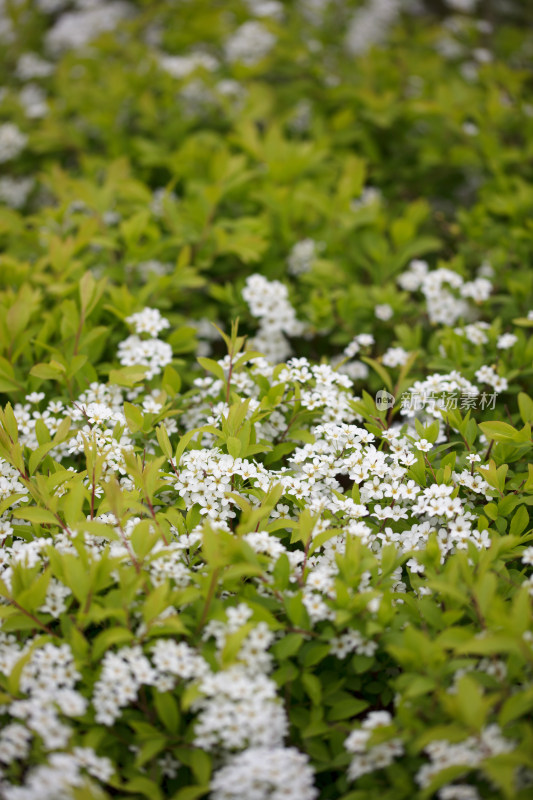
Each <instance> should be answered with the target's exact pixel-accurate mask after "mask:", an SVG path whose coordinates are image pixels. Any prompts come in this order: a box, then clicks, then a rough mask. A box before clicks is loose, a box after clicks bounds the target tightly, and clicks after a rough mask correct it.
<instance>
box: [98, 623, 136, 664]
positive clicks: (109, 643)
mask: <svg viewBox="0 0 533 800" xmlns="http://www.w3.org/2000/svg"><path fill="white" fill-rule="evenodd" d="M133 639H134V636H133V633H132V632H131V631H130V630H128V629H127V628H108V629H107V630H105V631H102V632H101V633H99V634H97V636H96V637H95V639H94V642H93V650H92V657H93V660H94V661H99V660H100V659H101V658H102V656H103V655H104V653H106V652H107V651H108V650H109V649H110V648H111V647H113V645H115V644H122V645H125V644H129V643H130V642H131V641H133Z"/></svg>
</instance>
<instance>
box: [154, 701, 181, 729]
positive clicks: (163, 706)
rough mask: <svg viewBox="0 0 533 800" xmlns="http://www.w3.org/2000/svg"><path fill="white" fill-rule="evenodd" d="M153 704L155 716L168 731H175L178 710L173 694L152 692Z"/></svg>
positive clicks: (177, 722)
mask: <svg viewBox="0 0 533 800" xmlns="http://www.w3.org/2000/svg"><path fill="white" fill-rule="evenodd" d="M154 705H155V710H156V712H157V716H158V717H159V719H160V720H161V722H162V723H163V725H164V726H165V728H166V729H167V731H169V733H177V732H178V727H179V722H180V712H179V708H178V704H177V702H176V700H175V698H174V696H173V695H172V694H171V693H170V692H158V691H155V692H154Z"/></svg>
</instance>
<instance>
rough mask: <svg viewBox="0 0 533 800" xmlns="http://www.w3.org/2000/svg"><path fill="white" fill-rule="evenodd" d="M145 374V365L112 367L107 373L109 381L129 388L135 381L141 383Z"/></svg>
mask: <svg viewBox="0 0 533 800" xmlns="http://www.w3.org/2000/svg"><path fill="white" fill-rule="evenodd" d="M145 375H146V367H139V366H133V367H122V368H121V369H112V370H111V371H110V373H109V383H111V384H116V385H117V386H126V387H127V388H131V387H132V386H135V384H136V383H141V381H143V380H144V376H145Z"/></svg>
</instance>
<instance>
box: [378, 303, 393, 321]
mask: <svg viewBox="0 0 533 800" xmlns="http://www.w3.org/2000/svg"><path fill="white" fill-rule="evenodd" d="M374 314H375V315H376V317H377V319H382V320H385V321H386V320H388V319H391V317H392V316H394V311H393V310H392V308H391V306H390V305H389V304H388V303H382V304H381V305H377V306H376V307H375V308H374Z"/></svg>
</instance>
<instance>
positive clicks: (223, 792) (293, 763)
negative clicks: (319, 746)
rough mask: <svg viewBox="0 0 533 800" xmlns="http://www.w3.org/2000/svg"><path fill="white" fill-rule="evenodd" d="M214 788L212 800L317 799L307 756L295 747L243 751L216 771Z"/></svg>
mask: <svg viewBox="0 0 533 800" xmlns="http://www.w3.org/2000/svg"><path fill="white" fill-rule="evenodd" d="M211 791H212V795H211V796H212V798H213V800H242V799H243V798H248V799H249V800H252V798H253V800H270V798H279V800H281V798H282V797H287V798H294V800H314V798H316V797H317V796H318V792H317V790H316V789H315V788H314V785H313V770H312V769H311V767H310V766H309V763H308V757H307V755H304V754H303V753H300V752H298V750H296V749H295V748H293V747H290V748H284V747H276V748H266V747H252V748H249V749H248V750H244V752H242V753H239V755H237V756H234V757H233V758H232V759H231V761H229V763H228V764H227V765H226V766H224V767H222V768H221V769H219V770H218V772H215V774H214V776H213V779H212V781H211Z"/></svg>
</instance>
